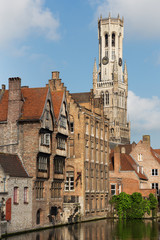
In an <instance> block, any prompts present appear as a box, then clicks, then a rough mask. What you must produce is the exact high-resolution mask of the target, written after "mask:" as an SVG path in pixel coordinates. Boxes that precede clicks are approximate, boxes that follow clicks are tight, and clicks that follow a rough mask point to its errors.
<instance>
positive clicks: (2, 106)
mask: <svg viewBox="0 0 160 240" xmlns="http://www.w3.org/2000/svg"><path fill="white" fill-rule="evenodd" d="M21 93H22V99H23V105H22V110H21V117H20V119H19V120H38V119H40V117H41V116H42V113H43V108H44V105H45V100H46V97H47V93H48V88H47V87H44V88H21ZM8 94H9V91H8V90H5V92H4V94H3V96H2V98H1V101H0V121H7V114H8Z"/></svg>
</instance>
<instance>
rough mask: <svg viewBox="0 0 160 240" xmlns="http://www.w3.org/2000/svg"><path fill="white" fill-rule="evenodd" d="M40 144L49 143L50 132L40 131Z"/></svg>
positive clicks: (47, 144)
mask: <svg viewBox="0 0 160 240" xmlns="http://www.w3.org/2000/svg"><path fill="white" fill-rule="evenodd" d="M41 145H46V146H49V145H50V134H49V133H42V134H41Z"/></svg>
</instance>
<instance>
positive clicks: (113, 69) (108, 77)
mask: <svg viewBox="0 0 160 240" xmlns="http://www.w3.org/2000/svg"><path fill="white" fill-rule="evenodd" d="M123 26H124V21H123V18H122V19H120V18H119V16H118V17H117V18H111V17H110V16H109V17H108V18H102V17H101V18H100V19H99V20H98V39H99V67H98V70H97V65H96V60H95V63H94V68H93V91H94V95H95V98H100V97H101V98H102V101H103V105H104V114H105V115H106V116H107V117H108V118H109V119H110V120H109V121H110V142H115V143H129V142H130V124H129V122H128V121H127V98H128V73H127V66H126V62H125V64H124V68H123V31H124V30H123Z"/></svg>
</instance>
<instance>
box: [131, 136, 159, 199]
mask: <svg viewBox="0 0 160 240" xmlns="http://www.w3.org/2000/svg"><path fill="white" fill-rule="evenodd" d="M130 154H131V156H132V157H133V158H134V160H135V161H136V163H137V164H138V165H139V166H140V168H143V170H144V172H145V174H146V176H147V178H148V181H147V187H148V188H149V189H156V192H157V196H158V199H159V202H160V149H153V148H152V147H151V144H150V136H149V135H144V136H143V139H142V140H140V141H139V142H138V143H137V145H136V146H135V148H133V149H132V151H131V153H130ZM144 187H145V186H144V185H143V184H142V186H141V188H144Z"/></svg>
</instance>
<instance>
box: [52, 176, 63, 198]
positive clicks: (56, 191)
mask: <svg viewBox="0 0 160 240" xmlns="http://www.w3.org/2000/svg"><path fill="white" fill-rule="evenodd" d="M61 189H62V187H61V181H58V180H55V181H54V182H52V185H51V198H61Z"/></svg>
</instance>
